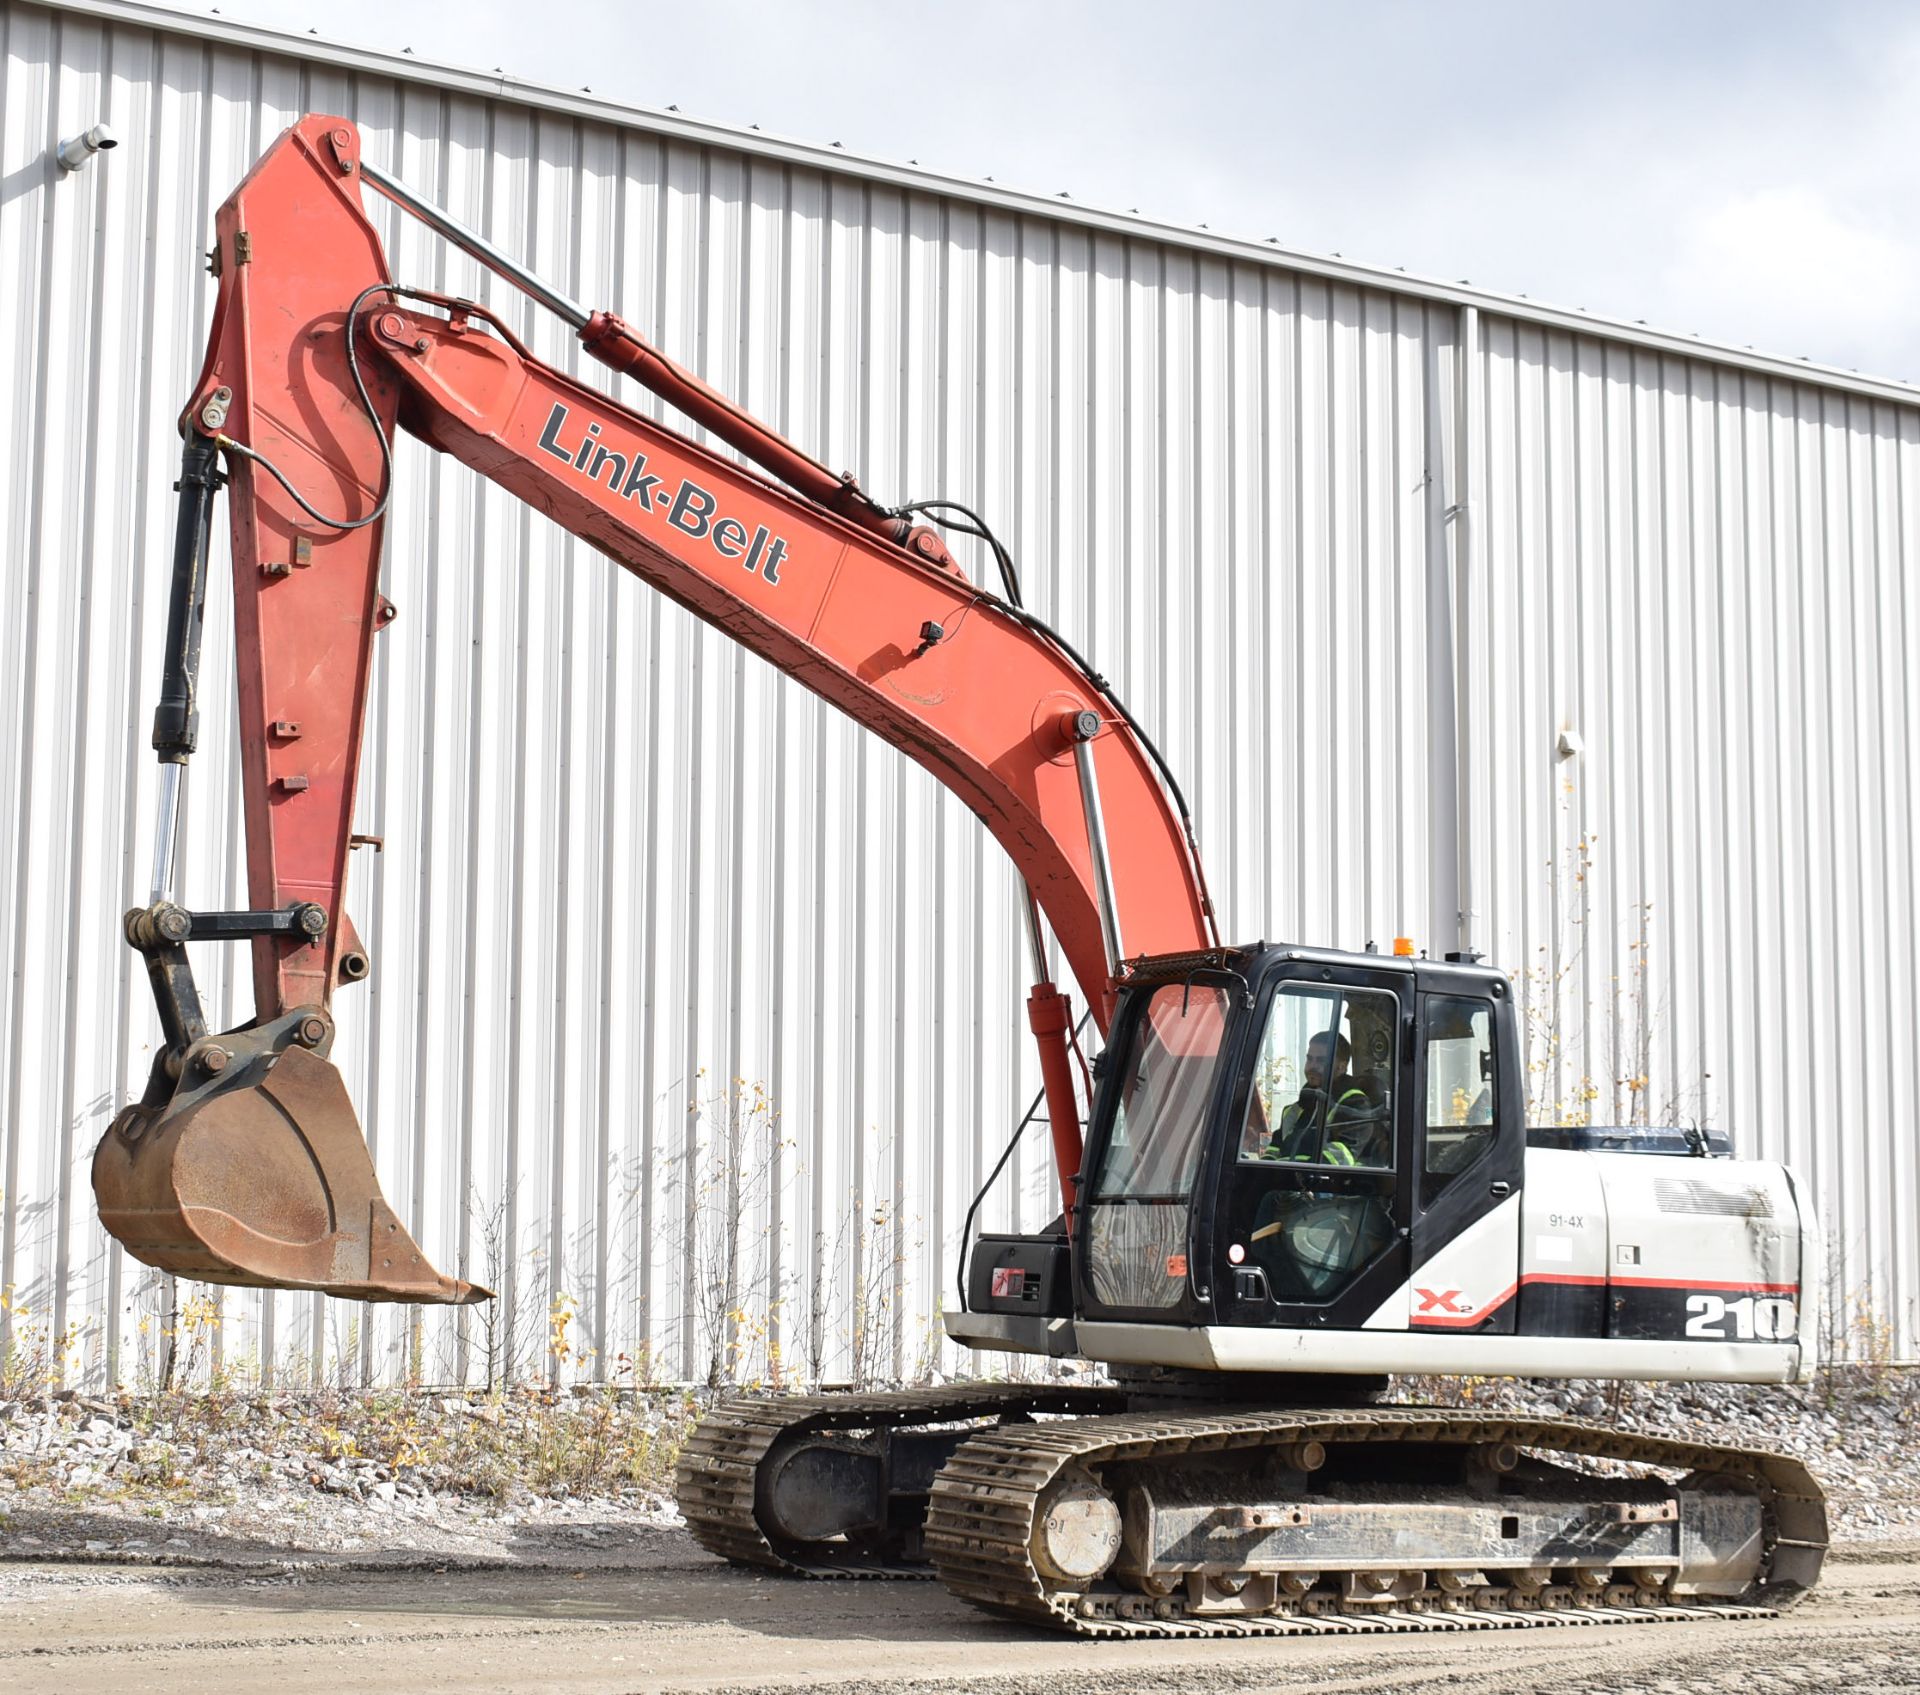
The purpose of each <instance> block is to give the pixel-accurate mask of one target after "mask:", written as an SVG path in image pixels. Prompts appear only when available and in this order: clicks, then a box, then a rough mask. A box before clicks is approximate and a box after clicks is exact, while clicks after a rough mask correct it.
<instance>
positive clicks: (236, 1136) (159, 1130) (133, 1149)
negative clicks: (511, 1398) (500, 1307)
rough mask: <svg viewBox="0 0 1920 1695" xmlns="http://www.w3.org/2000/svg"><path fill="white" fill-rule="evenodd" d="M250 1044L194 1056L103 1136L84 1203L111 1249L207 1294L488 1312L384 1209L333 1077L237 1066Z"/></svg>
mask: <svg viewBox="0 0 1920 1695" xmlns="http://www.w3.org/2000/svg"><path fill="white" fill-rule="evenodd" d="M250 1034H252V1033H251V1032H231V1033H229V1034H228V1035H226V1036H223V1037H219V1038H213V1039H210V1040H207V1041H202V1042H199V1043H196V1044H195V1045H194V1047H193V1048H191V1049H189V1050H188V1053H187V1056H186V1059H185V1062H184V1063H183V1065H182V1066H181V1077H180V1083H179V1086H178V1087H177V1088H175V1089H174V1091H173V1093H172V1096H171V1098H170V1099H166V1100H164V1102H163V1104H160V1105H158V1106H155V1105H151V1104H143V1105H140V1106H132V1107H128V1108H127V1109H126V1110H125V1111H124V1112H122V1113H121V1114H120V1115H119V1116H118V1117H117V1118H115V1119H114V1121H113V1123H112V1124H111V1125H110V1126H109V1127H108V1129H107V1133H106V1135H105V1136H104V1137H102V1138H101V1141H100V1146H99V1148H98V1149H96V1150H95V1153H94V1156H93V1189H94V1194H95V1196H96V1197H97V1199H98V1200H99V1203H100V1219H101V1222H102V1223H103V1224H104V1225H105V1226H106V1227H107V1230H108V1232H109V1233H110V1234H111V1235H112V1236H113V1237H114V1239H115V1240H116V1241H118V1242H120V1243H121V1244H122V1245H123V1246H124V1247H125V1248H126V1250H127V1251H128V1252H129V1253H130V1254H132V1255H133V1256H134V1257H135V1258H136V1259H139V1260H144V1261H145V1262H146V1263H147V1264H148V1265H153V1266H158V1267H159V1268H160V1269H161V1270H163V1271H171V1272H176V1273H177V1274H179V1275H180V1276H182V1277H194V1278H200V1279H203V1280H205V1281H207V1282H211V1283H238V1284H244V1285H247V1286H248V1287H251V1288H257V1289H318V1290H319V1291H320V1292H321V1293H323V1294H327V1295H342V1296H345V1297H347V1298H349V1299H352V1300H361V1301H413V1302H438V1303H442V1304H447V1305H461V1304H465V1303H467V1302H470V1301H483V1300H486V1299H487V1298H488V1294H489V1292H488V1291H487V1290H485V1289H482V1288H479V1287H477V1286H476V1285H474V1284H471V1283H466V1282H463V1281H461V1280H460V1279H459V1278H456V1277H443V1276H442V1275H441V1274H440V1273H439V1272H437V1271H436V1270H434V1268H433V1267H432V1265H430V1264H429V1263H428V1262H427V1258H426V1256H425V1255H424V1254H422V1253H421V1251H420V1248H419V1245H418V1244H417V1243H416V1242H415V1241H414V1239H413V1237H412V1235H411V1234H409V1232H408V1230H407V1228H406V1226H405V1225H404V1224H402V1223H401V1222H400V1220H399V1218H398V1217H396V1216H395V1214H394V1211H393V1208H392V1207H390V1206H388V1205H387V1200H386V1197H385V1196H384V1195H383V1194H382V1193H381V1192H380V1180H379V1178H378V1177H376V1176H375V1175H374V1170H373V1159H372V1156H371V1155H370V1154H369V1153H368V1151H367V1144H366V1142H365V1140H364V1139H363V1138H362V1136H361V1134H360V1124H359V1120H358V1118H357V1117H356V1116H355V1114H354V1110H353V1103H352V1102H351V1101H350V1100H348V1098H347V1090H346V1085H345V1084H344V1083H343V1082H342V1081H341V1078H340V1073H339V1072H338V1071H336V1070H335V1069H334V1067H333V1065H332V1063H331V1062H330V1061H328V1060H326V1059H324V1058H322V1057H321V1056H320V1055H319V1054H316V1053H312V1052H310V1051H308V1050H307V1049H306V1048H304V1047H299V1046H289V1047H286V1048H285V1049H283V1050H282V1051H280V1052H278V1053H275V1052H273V1051H271V1048H270V1047H268V1046H265V1045H261V1046H256V1047H254V1051H253V1052H251V1053H245V1052H244V1050H245V1049H246V1048H247V1047H249V1046H252V1045H253V1044H249V1043H248V1041H247V1037H248V1035H250ZM215 1056H218V1057H215ZM210 1059H211V1060H212V1061H213V1064H214V1066H217V1067H218V1069H212V1068H210V1066H209V1060H210ZM152 1094H153V1091H150V1092H149V1100H150V1101H151V1099H152Z"/></svg>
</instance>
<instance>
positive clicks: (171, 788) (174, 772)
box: [153, 763, 183, 904]
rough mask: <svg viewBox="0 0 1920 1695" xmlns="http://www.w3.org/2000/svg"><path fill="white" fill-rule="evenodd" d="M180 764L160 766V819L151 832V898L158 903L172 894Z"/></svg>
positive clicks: (178, 813) (178, 840) (178, 838)
mask: <svg viewBox="0 0 1920 1695" xmlns="http://www.w3.org/2000/svg"><path fill="white" fill-rule="evenodd" d="M182 769H183V767H182V766H179V765H175V764H171V763H168V764H163V765H162V766H161V767H160V820H159V822H158V823H157V824H156V825H155V826H154V832H153V900H154V904H158V903H159V902H161V901H163V900H167V899H169V898H170V897H171V896H172V894H173V858H174V854H175V853H176V852H177V851H178V849H179V845H180V773H181V771H182Z"/></svg>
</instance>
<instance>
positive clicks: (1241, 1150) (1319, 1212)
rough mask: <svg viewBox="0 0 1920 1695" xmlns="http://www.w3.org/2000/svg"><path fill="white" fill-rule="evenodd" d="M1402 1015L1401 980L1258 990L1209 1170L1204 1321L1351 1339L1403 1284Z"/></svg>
mask: <svg viewBox="0 0 1920 1695" xmlns="http://www.w3.org/2000/svg"><path fill="white" fill-rule="evenodd" d="M1412 1011H1413V986H1412V980H1411V978H1410V976H1409V975H1408V974H1407V973H1404V972H1390V971H1380V972H1367V971H1354V972H1347V971H1342V972H1341V973H1340V976H1339V978H1338V980H1337V981H1336V980H1335V978H1334V976H1333V973H1332V972H1331V971H1330V970H1328V971H1321V972H1316V973H1314V974H1313V975H1312V976H1310V977H1299V978H1280V979H1278V980H1277V981H1273V982H1271V983H1269V985H1268V986H1267V987H1266V989H1265V990H1264V992H1263V996H1262V999H1261V1002H1260V1004H1259V1016H1260V1019H1261V1025H1260V1032H1261V1033H1260V1038H1259V1040H1258V1041H1257V1042H1254V1043H1250V1044H1248V1049H1247V1052H1246V1054H1245V1056H1244V1058H1243V1060H1242V1069H1241V1072H1240V1074H1239V1076H1238V1078H1237V1087H1236V1089H1235V1091H1234V1092H1233V1093H1231V1094H1230V1095H1228V1097H1227V1124H1226V1126H1225V1136H1226V1146H1225V1147H1224V1149H1223V1150H1222V1157H1221V1158H1220V1160H1219V1163H1218V1166H1217V1168H1216V1170H1217V1179H1216V1187H1215V1191H1214V1205H1213V1207H1212V1209H1211V1213H1212V1216H1211V1220H1210V1222H1211V1225H1212V1239H1211V1243H1210V1247H1209V1251H1208V1263H1209V1266H1210V1270H1211V1272H1212V1279H1211V1281H1212V1284H1213V1290H1214V1301H1215V1313H1216V1319H1217V1322H1219V1323H1222V1324H1241V1325H1261V1326H1287V1327H1300V1328H1322V1327H1333V1328H1338V1329H1356V1330H1357V1329H1360V1328H1362V1327H1365V1326H1367V1325H1368V1322H1369V1320H1370V1319H1376V1315H1377V1314H1378V1313H1379V1312H1380V1311H1381V1309H1382V1307H1383V1306H1390V1305H1391V1297H1392V1296H1393V1294H1394V1292H1395V1291H1396V1290H1399V1289H1403V1288H1404V1287H1405V1285H1406V1280H1407V1275H1408V1272H1409V1269H1410V1266H1411V1257H1410V1240H1411V1238H1410V1232H1409V1229H1408V1223H1409V1203H1410V1200H1411V1190H1410V1173H1409V1169H1408V1160H1407V1157H1406V1156H1407V1151H1408V1150H1407V1148H1406V1146H1405V1143H1406V1141H1407V1135H1406V1128H1405V1126H1406V1125H1407V1124H1409V1123H1410V1122H1411V1120H1410V1117H1409V1115H1408V1112H1407V1097H1408V1094H1409V1090H1410V1086H1411V1083H1412V1070H1411V1067H1410V1066H1409V1065H1408V1064H1407V1062H1406V1061H1407V1055H1406V1053H1405V1031H1406V1026H1407V1023H1408V1021H1409V1018H1410V1017H1411V1014H1412ZM1376 1322H1377V1320H1376ZM1405 1322H1406V1320H1405V1317H1404V1315H1403V1316H1402V1317H1401V1318H1400V1320H1399V1324H1400V1325H1401V1326H1404V1324H1405Z"/></svg>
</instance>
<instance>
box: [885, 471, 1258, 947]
mask: <svg viewBox="0 0 1920 1695" xmlns="http://www.w3.org/2000/svg"><path fill="white" fill-rule="evenodd" d="M897 512H898V514H899V515H900V516H902V517H905V516H908V515H910V514H913V513H924V514H926V516H928V517H930V518H932V519H933V521H934V522H935V523H936V524H939V525H940V526H941V527H942V528H943V529H950V530H957V531H959V532H960V534H962V535H969V536H975V537H978V538H979V539H980V540H981V541H984V542H985V543H986V544H987V546H988V547H989V548H991V549H992V550H993V557H994V559H995V560H996V561H997V562H998V563H999V566H1000V576H1001V580H1002V581H1003V582H1005V584H1006V585H1007V598H1006V600H1005V601H995V600H994V599H993V597H992V596H990V595H986V596H983V597H982V598H983V600H984V601H985V604H987V605H989V606H995V605H997V606H998V607H999V609H1000V610H1001V611H1002V612H1004V613H1006V615H1007V616H1008V617H1009V618H1012V619H1014V620H1015V621H1016V622H1018V623H1021V624H1025V625H1026V626H1027V627H1028V628H1029V629H1031V630H1033V631H1034V632H1036V633H1037V634H1039V635H1042V636H1045V637H1046V639H1047V640H1048V641H1050V642H1052V643H1053V645H1054V646H1055V647H1057V648H1058V649H1059V650H1060V651H1061V652H1062V653H1064V654H1065V655H1066V656H1067V658H1068V659H1069V660H1071V661H1072V662H1073V664H1074V666H1075V668H1076V669H1078V671H1079V672H1080V674H1081V676H1082V677H1083V678H1084V679H1085V680H1086V682H1087V684H1088V686H1089V687H1090V688H1093V689H1095V690H1097V691H1098V692H1099V693H1100V694H1101V695H1103V696H1105V698H1106V701H1107V704H1108V705H1109V706H1111V707H1112V708H1113V710H1114V714H1115V716H1116V717H1118V718H1119V720H1120V721H1121V722H1122V723H1123V724H1125V725H1126V727H1127V728H1128V729H1129V730H1131V731H1132V732H1133V735H1134V738H1135V740H1137V741H1138V742H1139V743H1140V745H1141V746H1142V747H1143V748H1145V749H1146V750H1147V757H1148V758H1149V759H1151V760H1152V761H1153V764H1154V768H1155V769H1156V770H1157V771H1158V772H1159V773H1160V780H1161V781H1162V782H1163V783H1165V784H1166V785H1167V793H1168V794H1169V795H1170V796H1171V797H1172V798H1173V804H1174V806H1175V808H1176V809H1177V810H1178V811H1179V814H1180V827H1181V829H1182V831H1183V832H1184V833H1185V835H1186V838H1187V858H1188V860H1189V862H1190V863H1191V864H1192V866H1193V876H1194V881H1195V882H1196V883H1197V884H1198V885H1199V888H1200V904H1201V910H1202V915H1203V916H1204V917H1205V919H1206V924H1207V929H1208V932H1209V933H1210V934H1211V935H1212V937H1213V945H1214V946H1215V947H1219V946H1220V925H1219V921H1218V919H1217V918H1216V917H1215V915H1214V910H1213V896H1212V895H1211V894H1210V893H1209V892H1208V890H1207V874H1206V872H1205V870H1204V869H1202V867H1201V864H1200V843H1199V840H1198V838H1197V837H1196V836H1195V835H1194V830H1193V813H1192V812H1191V811H1190V810H1189V809H1188V807H1187V797H1186V794H1185V792H1184V791H1183V790H1182V789H1181V787H1180V781H1179V779H1178V778H1177V777H1175V776H1174V774H1173V767H1172V766H1171V765H1169V764H1168V763H1167V761H1166V757H1165V755H1163V754H1162V753H1161V751H1160V749H1159V746H1158V744H1156V743H1155V741H1154V739H1153V738H1152V737H1151V736H1150V735H1148V734H1147V732H1146V730H1145V729H1144V728H1143V727H1142V726H1141V723H1140V720H1139V719H1137V718H1136V717H1134V715H1133V714H1132V713H1131V712H1129V711H1128V710H1127V705H1126V702H1125V701H1123V700H1122V699H1121V698H1120V696H1119V694H1118V693H1117V692H1116V691H1115V689H1114V686H1113V684H1112V683H1110V682H1108V681H1107V679H1106V678H1105V677H1103V676H1101V674H1100V673H1099V672H1098V671H1096V670H1094V668H1093V666H1092V665H1091V664H1090V663H1089V662H1088V660H1087V659H1086V657H1085V656H1084V655H1083V654H1081V653H1079V652H1078V651H1077V650H1076V649H1075V648H1074V646H1073V644H1072V643H1070V642H1069V641H1068V640H1067V639H1066V637H1065V636H1063V635H1061V634H1060V632H1059V631H1058V630H1056V629H1054V628H1053V626H1052V625H1051V624H1049V623H1047V621H1046V620H1045V619H1043V618H1041V617H1038V616H1037V615H1036V614H1034V613H1032V612H1029V611H1028V610H1027V609H1026V606H1025V605H1024V604H1023V603H1022V601H1021V599H1020V579H1019V577H1018V576H1017V575H1016V573H1015V571H1014V568H1013V555H1012V554H1010V553H1009V552H1008V551H1007V550H1006V548H1005V547H1004V546H1003V545H1002V544H1001V542H1000V539H999V537H998V536H996V535H995V534H994V533H993V531H992V530H991V529H990V528H989V527H988V525H987V521H986V519H984V518H982V517H981V516H980V514H979V513H977V512H975V511H974V510H973V509H972V508H971V507H968V506H963V505H961V503H960V502H959V501H957V500H944V499H943V500H913V501H909V502H908V503H907V504H906V505H905V506H902V507H899V508H898V509H897ZM954 512H957V513H959V514H960V516H961V517H962V518H964V519H966V520H967V522H965V523H957V522H955V521H954V519H952V518H951V517H943V516H941V514H942V513H954Z"/></svg>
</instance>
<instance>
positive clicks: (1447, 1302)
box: [1414, 1289, 1473, 1318]
mask: <svg viewBox="0 0 1920 1695" xmlns="http://www.w3.org/2000/svg"><path fill="white" fill-rule="evenodd" d="M1414 1293H1415V1294H1416V1295H1418V1296H1419V1297H1420V1311H1422V1312H1445V1313H1452V1314H1453V1315H1454V1316H1455V1317H1456V1318H1464V1317H1466V1316H1467V1315H1468V1314H1469V1313H1471V1312H1472V1311H1473V1302H1471V1301H1463V1300H1461V1298H1460V1294H1461V1291H1460V1290H1458V1289H1416V1290H1414Z"/></svg>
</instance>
